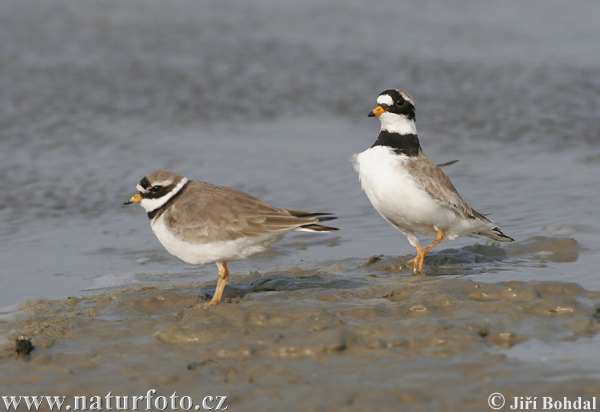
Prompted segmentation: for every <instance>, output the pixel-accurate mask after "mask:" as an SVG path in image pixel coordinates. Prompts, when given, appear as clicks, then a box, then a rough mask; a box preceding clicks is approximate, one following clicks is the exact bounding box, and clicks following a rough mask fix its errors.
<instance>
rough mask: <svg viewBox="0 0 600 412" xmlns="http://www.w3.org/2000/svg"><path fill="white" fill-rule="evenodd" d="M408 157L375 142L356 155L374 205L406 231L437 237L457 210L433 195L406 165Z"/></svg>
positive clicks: (365, 188)
mask: <svg viewBox="0 0 600 412" xmlns="http://www.w3.org/2000/svg"><path fill="white" fill-rule="evenodd" d="M407 160H408V157H407V156H405V155H397V154H395V153H394V152H393V150H392V149H390V148H387V147H384V146H375V147H372V148H369V149H367V150H366V151H364V152H362V153H359V154H357V155H355V156H354V164H355V169H356V170H357V171H358V173H359V176H360V183H361V186H362V188H363V190H364V191H365V193H366V195H367V197H368V198H369V200H370V201H371V203H372V204H373V207H374V208H375V209H376V210H377V211H378V212H379V213H380V214H381V216H383V217H384V218H385V219H386V220H387V221H389V222H390V223H391V224H393V225H394V226H395V227H396V228H398V229H399V230H400V231H402V232H403V233H412V232H418V233H423V234H425V235H427V236H432V237H435V236H436V233H437V229H436V228H439V229H442V230H444V228H446V227H448V226H449V225H450V222H452V220H454V219H455V218H456V214H455V213H454V212H453V211H451V210H450V209H448V208H445V207H443V206H442V205H441V203H440V202H438V201H436V200H434V199H432V198H431V197H430V196H429V194H428V193H427V192H426V191H425V190H424V189H423V188H422V187H421V186H419V185H418V184H417V183H416V182H415V180H414V179H413V178H412V176H411V175H410V174H409V172H408V169H407V167H406V162H407Z"/></svg>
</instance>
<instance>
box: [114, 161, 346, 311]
mask: <svg viewBox="0 0 600 412" xmlns="http://www.w3.org/2000/svg"><path fill="white" fill-rule="evenodd" d="M137 190H138V192H137V193H136V194H135V195H133V196H132V197H130V198H129V199H128V200H126V201H125V203H124V204H125V205H129V204H132V203H139V204H140V205H141V206H142V207H143V208H144V210H145V211H146V213H147V215H148V218H149V219H150V224H151V226H152V231H153V232H154V234H155V235H156V237H157V238H158V240H159V241H160V243H162V245H163V246H164V247H165V249H167V251H168V252H169V253H171V254H172V255H174V256H176V257H178V258H179V259H181V260H183V261H184V262H187V263H190V264H196V265H200V264H207V263H216V265H217V267H218V271H219V277H218V280H217V286H216V290H215V294H214V295H213V297H212V299H211V300H210V302H208V303H198V304H196V305H194V309H198V308H201V307H207V306H215V305H217V304H219V302H220V301H221V296H222V295H223V290H224V289H225V285H226V284H227V280H228V279H229V269H228V267H227V262H229V261H232V260H238V259H245V258H248V257H250V256H252V255H255V254H257V253H260V252H262V251H263V250H265V249H266V248H267V246H269V245H270V244H271V243H273V242H275V241H277V240H279V239H280V238H281V237H282V236H283V235H285V234H286V233H288V232H292V231H295V230H298V231H306V232H334V231H337V230H339V229H338V228H335V227H329V226H323V225H321V224H319V223H320V222H324V221H328V220H333V219H336V217H335V216H332V214H331V213H315V212H306V211H298V210H288V209H280V208H277V207H274V206H271V205H268V204H267V203H264V202H263V201H261V200H259V199H257V198H256V197H253V196H250V195H249V194H246V193H244V192H242V191H239V190H236V189H233V188H230V187H225V186H217V185H214V184H210V183H207V182H203V181H198V180H188V179H187V178H186V177H184V176H183V175H181V174H179V173H175V172H170V171H166V170H157V171H154V172H152V173H150V174H148V175H147V176H145V177H144V178H142V179H141V180H140V182H139V184H138V185H137Z"/></svg>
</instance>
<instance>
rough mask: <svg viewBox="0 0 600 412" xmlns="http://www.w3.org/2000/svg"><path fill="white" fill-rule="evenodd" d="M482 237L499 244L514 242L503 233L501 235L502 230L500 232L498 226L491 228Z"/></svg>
mask: <svg viewBox="0 0 600 412" xmlns="http://www.w3.org/2000/svg"><path fill="white" fill-rule="evenodd" d="M482 235H485V236H487V237H489V238H490V239H494V240H497V241H499V242H514V241H515V240H514V239H513V238H512V237H510V236H506V235H505V234H504V233H502V230H500V228H499V227H498V226H496V227H494V228H492V229H491V230H490V231H489V232H485V233H482Z"/></svg>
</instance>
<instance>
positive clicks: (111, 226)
mask: <svg viewBox="0 0 600 412" xmlns="http://www.w3.org/2000/svg"><path fill="white" fill-rule="evenodd" d="M599 8H600V6H599V5H597V4H596V3H592V2H588V3H578V4H577V7H574V6H573V7H571V6H570V5H566V4H563V3H561V2H548V1H544V2H542V1H539V2H536V1H534V2H532V3H528V4H527V5H523V4H521V3H520V2H506V3H503V4H502V5H500V4H496V5H491V4H490V5H484V4H478V5H473V4H471V3H468V2H462V1H456V2H441V1H440V2H433V3H427V5H423V4H421V3H417V2H414V3H405V4H403V5H401V6H399V5H398V4H397V3H396V2H392V1H390V2H386V1H382V2H378V5H377V7H373V5H369V4H363V3H362V2H358V1H356V2H353V1H350V2H345V3H344V5H342V4H339V5H336V6H335V7H334V5H326V4H322V3H320V2H302V3H300V2H297V3H293V4H288V5H286V4H279V3H275V2H271V1H253V2H239V3H227V4H225V3H222V2H202V3H200V2H198V3H196V2H191V1H190V2H188V1H178V2H171V1H164V2H148V1H128V2H113V1H95V2H90V3H70V2H60V1H53V2H44V3H40V2H34V1H27V0H26V1H22V0H19V1H16V0H15V1H13V0H9V1H5V2H2V3H1V4H0V38H2V39H3V41H2V45H1V46H0V61H1V62H2V63H1V64H2V66H3V70H2V73H3V75H2V76H1V77H0V82H1V87H2V90H3V93H2V94H3V96H4V97H3V101H2V105H3V109H2V111H0V141H1V143H2V151H1V153H0V157H1V159H0V160H1V161H0V176H1V179H0V189H1V191H2V193H3V197H2V198H0V206H1V207H0V222H1V225H0V235H2V238H3V242H2V247H1V249H0V259H1V261H2V270H1V272H0V282H1V285H2V287H1V288H0V308H1V310H2V317H1V318H0V392H1V393H0V394H1V395H19V394H21V395H44V394H47V395H86V396H101V397H104V396H105V395H106V394H107V393H108V392H109V391H110V392H111V393H112V394H113V395H129V396H135V395H145V394H146V393H147V391H148V390H150V389H156V390H157V394H156V395H157V396H158V395H162V396H167V397H169V396H170V395H171V394H172V393H173V392H175V391H176V392H177V393H178V394H179V395H181V396H184V395H187V396H190V397H192V398H193V399H194V402H195V404H200V403H201V400H202V399H203V397H205V396H217V395H225V396H227V397H228V398H227V406H228V410H230V411H247V410H289V411H296V410H298V411H329V410H341V411H343V410H370V411H379V410H380V411H391V410H415V411H434V410H435V411H437V410H439V411H470V410H472V411H482V410H490V408H489V405H488V397H489V396H490V394H492V393H494V392H499V393H502V394H503V395H504V396H505V397H506V400H507V406H505V407H504V410H507V409H508V403H510V402H512V399H513V398H514V397H519V396H524V397H525V396H539V397H542V396H552V397H555V398H556V399H562V398H563V397H568V398H570V399H576V398H577V397H582V398H583V399H591V397H593V396H597V395H598V389H597V388H598V385H597V382H598V379H600V367H598V365H597V362H596V358H597V348H598V345H599V340H598V339H599V338H598V333H597V332H598V318H599V316H598V308H600V277H599V276H598V265H599V264H600V257H599V256H600V253H599V252H600V236H599V235H600V226H599V223H600V222H599V221H598V218H597V216H598V213H597V205H598V203H599V201H600V191H598V190H597V182H598V177H597V176H598V175H599V172H600V151H599V149H598V147H599V146H598V141H599V132H598V113H599V112H600V81H599V80H598V79H600V76H599V74H600V73H599V71H598V67H600V55H599V54H598V53H596V52H595V49H596V47H597V44H598V41H600V29H598V27H597V22H596V17H595V16H598V15H599V14H600V10H598V9H599ZM391 87H401V88H405V89H406V90H408V91H409V92H410V93H411V94H412V95H413V96H414V97H415V100H416V105H417V121H418V128H419V135H420V139H421V143H422V146H423V148H424V151H425V153H426V154H427V155H428V156H429V157H430V158H431V159H432V160H433V161H434V162H436V163H442V162H446V161H450V160H454V159H459V160H460V161H459V162H458V163H457V164H455V165H452V166H450V167H449V168H448V169H447V170H446V172H447V173H448V174H449V176H450V177H451V178H452V181H453V183H454V184H455V186H456V187H457V188H458V190H459V191H460V192H461V194H462V195H463V197H464V198H465V199H466V200H467V201H468V202H469V204H471V206H473V207H474V208H476V209H477V210H478V211H480V212H483V213H489V212H493V214H492V215H491V217H492V218H493V219H494V220H495V221H496V222H497V223H498V224H499V225H500V226H501V227H502V229H503V231H504V232H505V233H506V234H507V235H510V236H511V237H514V238H515V239H516V240H517V242H515V243H513V244H509V245H499V244H497V243H494V242H488V241H487V239H471V238H469V239H459V240H457V241H455V242H452V243H450V242H443V243H442V244H440V245H439V246H438V247H436V248H435V249H434V250H433V252H432V253H431V254H430V255H428V257H427V259H426V261H425V263H426V266H425V269H424V274H425V276H419V277H415V276H412V272H411V270H410V269H409V268H407V267H405V265H404V262H406V261H407V260H409V259H410V258H412V257H413V253H414V251H413V249H412V248H411V247H410V245H409V244H408V242H407V241H406V239H405V237H404V236H402V235H401V234H400V233H399V232H397V231H396V230H395V229H393V228H392V227H391V226H389V225H388V224H387V223H386V222H384V221H383V219H381V218H380V217H379V216H378V215H377V213H376V212H375V211H374V210H373V208H372V207H371V206H370V204H369V203H368V200H367V199H366V197H365V196H364V193H362V191H361V189H360V185H359V183H358V177H357V175H356V173H355V172H354V171H353V170H352V166H351V164H350V161H349V158H350V156H351V155H352V154H354V153H357V152H360V151H362V150H364V149H365V148H366V147H368V146H370V145H371V144H372V142H373V141H374V139H375V137H376V135H377V133H378V129H379V124H378V122H377V121H376V120H373V119H368V118H367V117H366V114H367V113H368V111H369V110H371V109H372V108H373V106H374V104H375V99H376V96H377V94H378V93H379V92H381V91H383V90H385V89H387V88H391ZM160 168H165V169H171V170H175V171H178V172H180V173H182V174H185V175H186V176H187V177H189V178H192V179H200V180H205V181H208V182H211V183H216V184H221V185H226V186H231V187H235V188H238V189H241V190H244V191H246V192H248V193H250V194H252V195H255V196H257V197H260V198H261V199H263V200H265V201H267V202H269V203H272V204H274V205H276V206H279V207H286V208H293V209H310V210H319V211H331V212H334V213H335V214H336V215H337V216H339V220H337V221H335V224H336V226H339V227H340V228H341V229H342V231H341V232H339V233H336V234H319V235H316V234H304V233H303V234H300V233H298V234H292V235H288V236H286V237H285V238H284V239H283V240H282V241H280V242H279V243H277V244H276V245H274V246H273V247H272V248H271V249H269V250H268V251H267V252H266V253H263V254H261V255H259V256H256V257H253V258H251V259H248V260H245V261H240V262H232V263H231V264H230V270H231V279H230V283H229V284H228V286H227V287H226V289H225V294H224V296H225V299H224V302H223V303H222V304H220V305H219V306H217V307H214V308H210V309H207V310H192V309H191V307H192V306H193V305H194V304H195V303H197V302H198V301H199V300H200V299H206V298H209V297H210V295H211V294H212V293H213V291H214V286H215V283H216V267H215V266H214V265H206V266H199V267H195V266H190V265H187V264H185V263H183V262H180V261H179V260H177V259H176V258H174V257H172V256H170V255H169V254H168V253H167V252H166V251H165V250H164V249H163V248H162V246H161V245H160V244H159V243H158V241H157V240H156V239H155V238H154V236H153V234H152V232H151V229H150V226H149V224H148V221H147V218H146V216H145V213H144V212H143V210H142V209H141V208H139V207H134V206H130V207H127V208H125V207H123V206H122V203H123V201H124V200H125V199H127V198H128V197H129V196H131V195H132V194H133V193H134V191H135V184H136V183H137V181H138V180H139V179H140V178H141V177H143V176H144V175H146V174H147V173H148V172H150V171H152V170H155V169H160ZM423 239H424V238H423ZM423 242H424V243H426V240H425V239H424V241H423ZM21 336H25V337H27V338H28V339H29V340H30V342H31V344H33V346H34V347H35V350H34V351H33V352H31V354H29V355H24V354H21V355H19V354H17V353H16V343H15V341H16V340H17V339H18V338H19V337H21ZM20 348H21V349H22V350H25V349H26V345H25V346H21V347H20ZM3 407H4V405H3V403H0V409H1V408H3ZM538 408H539V407H538ZM42 409H43V408H42ZM46 410H47V408H46Z"/></svg>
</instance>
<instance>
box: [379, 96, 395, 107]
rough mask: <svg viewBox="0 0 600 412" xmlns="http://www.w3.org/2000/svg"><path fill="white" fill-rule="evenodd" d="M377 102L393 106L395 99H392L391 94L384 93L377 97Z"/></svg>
mask: <svg viewBox="0 0 600 412" xmlns="http://www.w3.org/2000/svg"><path fill="white" fill-rule="evenodd" d="M377 104H378V105H380V106H381V105H383V104H385V105H386V106H391V105H393V104H394V101H393V100H392V96H390V95H389V94H382V95H379V97H377Z"/></svg>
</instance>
